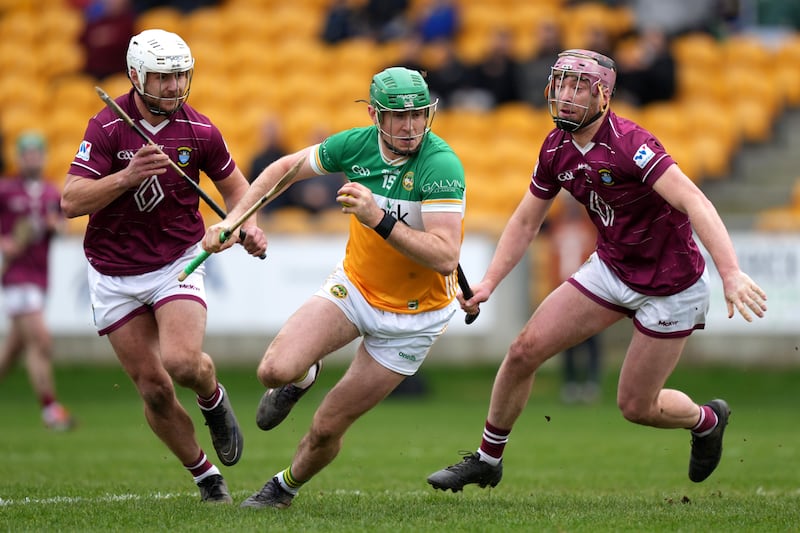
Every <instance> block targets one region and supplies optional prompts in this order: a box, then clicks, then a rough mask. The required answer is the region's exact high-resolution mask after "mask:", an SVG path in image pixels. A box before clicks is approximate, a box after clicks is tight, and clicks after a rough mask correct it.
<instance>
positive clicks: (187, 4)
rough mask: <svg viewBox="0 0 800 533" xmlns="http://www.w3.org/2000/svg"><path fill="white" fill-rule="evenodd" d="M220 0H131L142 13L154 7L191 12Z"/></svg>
mask: <svg viewBox="0 0 800 533" xmlns="http://www.w3.org/2000/svg"><path fill="white" fill-rule="evenodd" d="M219 3H220V0H133V5H134V9H135V10H136V12H137V13H142V12H144V11H147V10H148V9H153V8H155V7H174V8H175V9H178V10H180V11H182V12H183V13H191V12H192V11H194V10H195V9H199V8H201V7H213V6H216V5H219Z"/></svg>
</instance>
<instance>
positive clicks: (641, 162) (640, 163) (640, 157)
mask: <svg viewBox="0 0 800 533" xmlns="http://www.w3.org/2000/svg"><path fill="white" fill-rule="evenodd" d="M655 155H656V154H655V153H654V152H653V151H652V150H651V149H650V147H649V146H647V145H646V144H643V145H641V146H640V147H639V149H638V150H636V155H635V156H633V162H634V163H636V166H637V167H639V168H644V167H645V166H646V165H647V163H649V162H650V160H651V159H653V157H655Z"/></svg>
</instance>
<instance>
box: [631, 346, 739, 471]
mask: <svg viewBox="0 0 800 533" xmlns="http://www.w3.org/2000/svg"><path fill="white" fill-rule="evenodd" d="M687 339H688V337H681V338H666V339H665V338H654V337H650V336H647V335H645V334H643V333H642V332H640V331H638V330H637V331H635V332H634V335H633V339H632V341H631V345H630V347H629V348H628V353H627V354H626V356H625V361H624V362H623V365H622V370H621V372H620V380H619V388H618V392H617V403H618V405H619V407H620V410H621V411H622V413H623V416H625V418H626V419H628V420H630V421H632V422H635V423H637V424H644V425H648V426H653V427H658V428H685V429H690V430H692V450H691V456H690V460H689V478H690V479H691V480H692V481H695V482H699V481H703V480H704V479H706V478H707V477H708V476H710V475H711V473H712V472H713V471H714V470H715V469H716V467H717V465H719V462H720V459H721V458H722V437H723V434H724V431H725V427H726V426H727V424H728V417H729V416H730V408H729V407H728V404H727V403H726V402H725V401H724V400H719V399H716V400H712V401H711V402H709V403H707V404H705V405H698V404H697V403H695V402H694V400H692V399H691V398H690V397H689V396H688V395H686V394H685V393H683V392H681V391H679V390H675V389H665V388H664V384H665V383H666V380H667V379H668V378H669V376H670V374H671V373H672V371H673V370H674V368H675V366H676V365H677V363H678V360H679V359H680V355H681V352H682V351H683V348H684V346H685V344H686V341H687Z"/></svg>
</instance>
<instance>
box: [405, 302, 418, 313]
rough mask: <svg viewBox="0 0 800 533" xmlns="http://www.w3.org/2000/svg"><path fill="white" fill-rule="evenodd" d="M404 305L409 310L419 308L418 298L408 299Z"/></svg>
mask: <svg viewBox="0 0 800 533" xmlns="http://www.w3.org/2000/svg"><path fill="white" fill-rule="evenodd" d="M406 307H407V308H408V309H409V310H410V311H416V310H417V309H419V300H409V301H408V303H407V304H406Z"/></svg>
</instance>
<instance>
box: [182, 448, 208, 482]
mask: <svg viewBox="0 0 800 533" xmlns="http://www.w3.org/2000/svg"><path fill="white" fill-rule="evenodd" d="M183 466H184V467H186V470H188V471H189V473H190V474H192V476H193V477H195V478H198V477H200V476H202V475H203V474H205V473H206V472H208V471H209V470H210V469H211V468H212V467H213V466H214V465H212V464H211V462H210V461H209V460H208V457H206V454H205V452H203V450H200V456H199V457H198V458H197V460H196V461H194V462H193V463H191V464H188V465H183Z"/></svg>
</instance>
